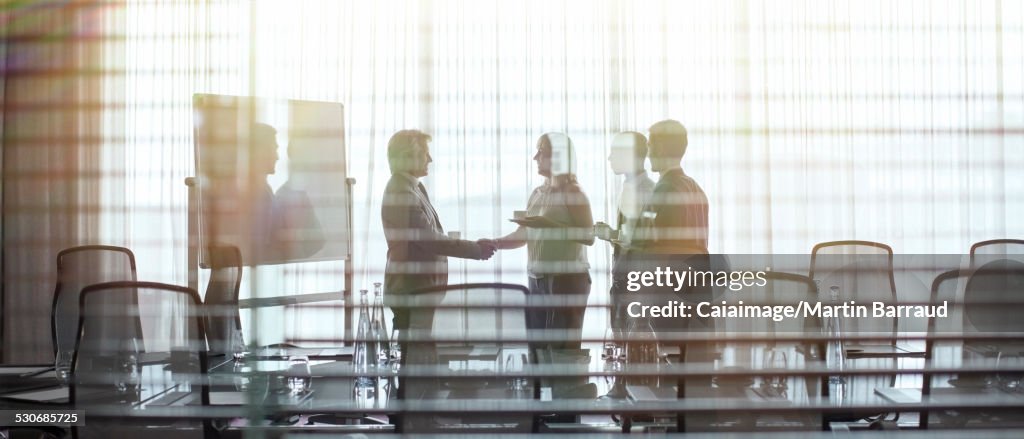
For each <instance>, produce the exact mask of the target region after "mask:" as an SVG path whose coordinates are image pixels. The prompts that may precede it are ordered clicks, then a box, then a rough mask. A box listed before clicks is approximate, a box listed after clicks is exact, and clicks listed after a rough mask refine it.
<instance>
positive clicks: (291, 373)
mask: <svg viewBox="0 0 1024 439" xmlns="http://www.w3.org/2000/svg"><path fill="white" fill-rule="evenodd" d="M312 375H313V373H312V372H311V371H310V369H309V358H308V357H306V356H305V355H294V356H291V357H289V358H288V374H287V375H286V376H287V379H288V391H289V392H291V393H292V394H293V395H301V394H304V393H306V392H309V387H310V385H311V384H312V382H313V377H312Z"/></svg>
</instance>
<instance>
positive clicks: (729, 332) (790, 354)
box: [677, 271, 828, 432]
mask: <svg viewBox="0 0 1024 439" xmlns="http://www.w3.org/2000/svg"><path fill="white" fill-rule="evenodd" d="M764 279H765V282H764V283H763V285H759V284H758V283H756V282H755V283H754V284H753V285H749V286H744V287H743V289H742V300H743V302H744V304H746V305H759V306H773V307H774V306H793V307H797V306H800V302H814V301H816V300H817V297H818V294H817V289H816V288H815V284H814V282H813V281H812V280H811V279H810V278H809V277H806V276H802V275H798V274H791V273H784V272H779V271H766V272H765V273H764ZM733 303H735V302H733ZM715 329H716V332H717V334H716V335H717V337H719V340H720V342H719V343H718V344H719V345H720V349H719V351H720V359H719V361H718V363H719V364H720V365H721V366H720V367H722V368H723V369H733V370H745V371H749V373H750V374H752V375H758V376H760V378H761V380H762V381H763V380H767V379H769V377H768V376H767V375H764V374H763V372H761V371H763V370H766V369H778V368H785V369H796V370H799V369H803V368H804V367H805V366H806V365H807V364H813V363H818V362H820V361H821V360H822V359H823V358H824V353H825V343H824V342H822V341H818V340H806V339H803V338H804V337H808V338H813V337H817V336H818V335H819V334H820V333H821V322H820V321H819V319H817V318H813V317H808V318H782V319H779V320H778V321H775V320H773V319H770V318H731V319H716V321H715ZM762 335H766V336H767V337H766V338H767V340H766V339H764V338H761V336H762ZM729 336H731V338H728V337H729ZM747 336H750V337H752V338H753V339H754V340H752V341H751V340H743V338H744V337H747ZM726 349H727V350H726ZM772 355H774V356H772ZM783 358H784V359H785V362H784V363H781V361H782V360H781V359H783ZM773 360H774V361H773ZM783 364H784V365H783ZM742 378H747V377H745V376H744V377H742ZM749 378H750V381H749V383H744V385H753V384H754V382H755V380H754V378H753V377H752V376H751V377H749ZM719 379H721V377H719ZM776 379H778V378H776ZM783 380H784V382H785V384H786V396H785V397H786V399H788V400H790V401H792V402H793V403H795V404H804V405H806V404H808V402H809V401H817V400H818V398H823V397H827V396H828V387H827V381H828V379H827V377H820V376H794V377H788V378H783ZM693 381H694V380H689V382H685V383H684V384H685V390H686V391H687V392H689V393H687V394H677V396H680V397H696V398H701V397H705V398H707V397H709V396H710V397H713V398H732V397H734V396H733V395H732V394H728V393H723V394H717V393H715V392H710V394H709V395H704V394H703V393H706V392H708V391H707V390H705V391H704V392H702V391H701V389H700V388H699V386H694V384H693ZM679 382H682V380H679ZM723 386H726V384H723V383H722V382H721V381H720V382H719V384H718V387H719V388H722V387H723ZM683 387H684V386H680V388H683ZM695 387H696V388H695ZM755 389H757V390H760V389H758V388H756V387H755ZM711 395H713V396H711ZM759 416H761V414H759V413H755V412H751V413H732V414H714V415H708V414H706V413H681V414H679V418H678V419H679V421H681V422H680V424H681V425H679V426H678V427H682V430H680V431H689V432H695V431H750V430H749V428H750V427H749V426H752V425H756V423H757V419H758V417H759ZM790 420H791V421H792V424H791V426H790V427H788V428H790V429H793V430H808V431H819V430H821V428H822V423H821V420H822V417H821V413H820V412H817V411H811V410H808V411H807V412H802V413H798V414H794V415H792V416H791V417H790Z"/></svg>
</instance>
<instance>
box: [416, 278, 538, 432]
mask: <svg viewBox="0 0 1024 439" xmlns="http://www.w3.org/2000/svg"><path fill="white" fill-rule="evenodd" d="M528 293H529V290H528V289H527V288H526V287H524V286H522V285H514V284H502V283H478V284H460V285H447V286H438V287H431V288H425V289H420V290H416V291H413V292H410V293H409V294H408V295H406V297H404V298H403V299H405V305H406V306H408V307H410V320H409V329H408V330H406V331H404V332H403V334H402V338H403V346H404V347H405V351H404V352H403V353H402V356H403V362H404V364H405V365H407V366H413V367H415V366H432V367H437V368H440V369H441V370H442V371H444V370H449V369H448V368H449V366H450V365H451V364H456V365H457V366H456V368H455V369H452V370H450V372H451V373H443V375H444V376H440V377H412V376H410V377H408V378H407V379H405V382H404V383H403V385H402V386H403V387H404V388H403V389H402V395H403V397H404V398H407V399H411V400H430V399H443V396H442V395H445V394H449V395H451V397H456V396H455V395H456V394H460V393H461V396H459V398H460V399H506V398H508V396H506V395H505V394H504V393H503V392H504V391H505V389H506V379H505V378H506V377H502V378H500V379H498V380H495V379H494V378H490V379H484V380H482V381H481V380H480V378H479V377H477V378H469V377H465V376H462V375H463V372H464V370H462V369H465V368H474V367H475V366H473V364H479V365H482V366H481V367H483V368H484V369H489V370H501V369H502V368H503V366H504V364H505V361H504V359H505V356H506V355H517V356H516V357H515V358H521V357H519V356H518V355H523V354H526V353H527V352H528V350H527V343H526V341H527V340H526V339H527V335H528V334H527V333H526V313H525V308H526V307H527V306H529V304H528V303H527V294H528ZM460 351H466V354H465V357H464V358H461V359H460V356H461V355H463V354H461V353H457V352H460ZM471 351H472V352H471ZM453 352H454V353H453ZM460 368H461V369H460ZM534 390H535V389H526V390H524V391H523V392H522V393H521V395H524V396H523V398H524V399H533V398H534V397H535V396H536V393H535V391H534ZM499 394H500V397H498V398H496V397H495V395H499ZM400 422H401V423H402V425H400V426H399V428H400V429H401V431H402V432H403V433H410V432H416V433H422V432H449V433H451V432H456V431H458V432H469V431H477V432H527V433H528V432H531V431H533V429H534V417H533V416H532V415H531V414H529V413H507V414H496V415H488V416H472V417H466V418H465V419H458V416H448V415H445V416H443V417H439V416H434V415H433V414H431V413H407V414H404V415H403V416H402V417H401V421H400Z"/></svg>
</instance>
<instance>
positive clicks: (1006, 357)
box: [996, 351, 1024, 392]
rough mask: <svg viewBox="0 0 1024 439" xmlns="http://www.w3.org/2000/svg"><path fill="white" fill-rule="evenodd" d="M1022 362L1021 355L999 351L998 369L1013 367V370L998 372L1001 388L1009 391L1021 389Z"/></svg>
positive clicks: (997, 380) (997, 377) (997, 378)
mask: <svg viewBox="0 0 1024 439" xmlns="http://www.w3.org/2000/svg"><path fill="white" fill-rule="evenodd" d="M1022 365H1024V364H1022V362H1021V358H1020V355H1018V354H1010V353H1006V352H1002V351H999V353H998V354H996V369H1003V368H1012V370H1007V371H1004V370H999V371H998V372H996V382H997V383H998V384H999V388H1001V389H1003V390H1006V391H1008V392H1015V391H1020V390H1021V386H1020V383H1021V378H1022V372H1021V371H1022V367H1021V366H1022Z"/></svg>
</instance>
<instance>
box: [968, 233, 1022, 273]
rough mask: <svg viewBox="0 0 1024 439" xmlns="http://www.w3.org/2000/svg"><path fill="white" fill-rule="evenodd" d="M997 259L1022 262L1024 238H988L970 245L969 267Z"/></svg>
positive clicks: (975, 266)
mask: <svg viewBox="0 0 1024 439" xmlns="http://www.w3.org/2000/svg"><path fill="white" fill-rule="evenodd" d="M999 259H1012V260H1016V261H1021V262H1024V239H990V240H988V241H980V242H976V243H974V245H971V268H977V267H980V266H982V265H985V263H986V262H992V261H996V260H999Z"/></svg>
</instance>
